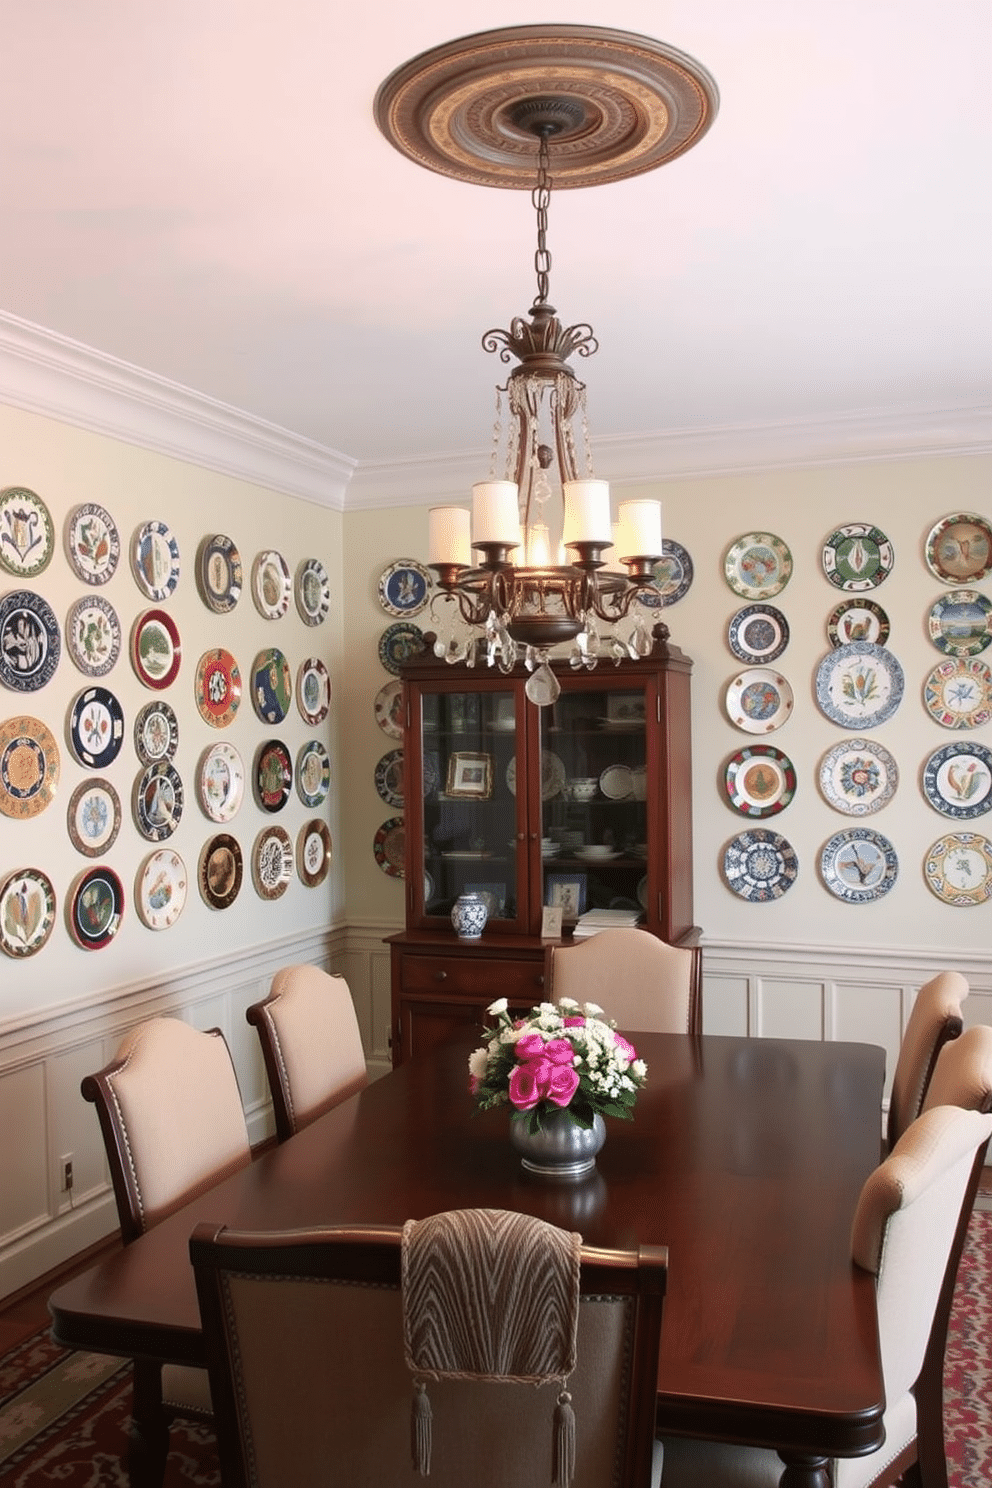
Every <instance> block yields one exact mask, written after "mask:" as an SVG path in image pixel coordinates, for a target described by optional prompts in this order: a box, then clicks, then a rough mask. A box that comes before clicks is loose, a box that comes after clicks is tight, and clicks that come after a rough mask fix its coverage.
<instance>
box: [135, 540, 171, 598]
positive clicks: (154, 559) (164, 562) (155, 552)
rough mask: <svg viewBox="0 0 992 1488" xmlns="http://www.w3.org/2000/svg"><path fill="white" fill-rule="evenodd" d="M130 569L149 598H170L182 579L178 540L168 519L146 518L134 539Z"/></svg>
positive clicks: (143, 592) (139, 586)
mask: <svg viewBox="0 0 992 1488" xmlns="http://www.w3.org/2000/svg"><path fill="white" fill-rule="evenodd" d="M131 572H132V573H133V574H134V581H135V583H136V584H137V586H138V588H139V589H140V590H141V592H142V594H144V595H145V596H146V597H147V598H148V599H152V600H154V601H155V603H156V604H161V603H162V601H163V600H166V599H168V598H169V595H170V594H172V593H174V591H175V587H176V585H177V584H178V583H179V544H178V543H177V542H176V539H175V538H174V537H173V535H172V533H171V531H170V530H169V527H168V526H167V524H166V523H165V522H145V524H144V526H142V527H139V528H138V530H137V532H136V533H135V534H134V537H133V538H132V539H131Z"/></svg>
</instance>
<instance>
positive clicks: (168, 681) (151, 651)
mask: <svg viewBox="0 0 992 1488" xmlns="http://www.w3.org/2000/svg"><path fill="white" fill-rule="evenodd" d="M182 659H183V647H182V642H181V641H180V639H179V630H178V628H177V626H176V622H175V621H174V620H173V618H172V616H171V615H167V614H166V612H165V610H146V611H145V613H144V614H143V615H139V616H138V618H137V620H136V621H135V622H134V626H133V628H132V630H131V665H132V666H133V667H134V670H135V674H136V676H137V677H138V680H139V681H141V682H143V683H144V684H145V686H146V687H151V688H154V689H155V690H156V691H157V692H161V691H162V690H163V689H164V688H166V687H171V686H172V684H173V682H174V681H175V680H176V678H177V677H178V675H179V666H180V663H181V662H182Z"/></svg>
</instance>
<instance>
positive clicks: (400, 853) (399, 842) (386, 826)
mask: <svg viewBox="0 0 992 1488" xmlns="http://www.w3.org/2000/svg"><path fill="white" fill-rule="evenodd" d="M372 851H373V852H374V853H375V860H376V862H377V863H378V864H379V867H380V868H381V869H382V871H383V873H388V874H389V877H390V878H403V877H404V876H405V874H406V828H405V826H404V822H403V818H402V817H401V816H391V817H389V819H388V820H387V821H384V822H383V824H382V826H381V827H380V828H379V830H378V832H376V834H375V840H374V841H373V843H372Z"/></svg>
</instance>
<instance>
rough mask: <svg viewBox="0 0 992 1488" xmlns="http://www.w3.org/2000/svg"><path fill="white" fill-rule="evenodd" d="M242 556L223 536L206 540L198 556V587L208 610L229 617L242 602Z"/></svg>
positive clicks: (217, 535) (230, 541)
mask: <svg viewBox="0 0 992 1488" xmlns="http://www.w3.org/2000/svg"><path fill="white" fill-rule="evenodd" d="M243 584H244V573H243V570H242V567H241V554H240V553H239V552H238V550H237V548H236V547H235V546H234V543H233V542H232V540H231V538H229V537H225V536H224V534H223V532H214V533H212V534H211V535H210V536H209V537H205V538H204V539H203V541H202V542H201V543H200V546H199V548H198V549H197V553H196V587H197V588H198V589H199V591H200V598H201V599H202V600H203V603H204V604H205V605H206V607H207V609H208V610H213V612H214V614H215V615H226V614H228V613H229V611H231V610H233V609H234V606H235V605H236V604H237V602H238V600H239V599H240V598H241V589H242V586H243Z"/></svg>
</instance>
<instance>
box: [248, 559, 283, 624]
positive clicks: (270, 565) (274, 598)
mask: <svg viewBox="0 0 992 1488" xmlns="http://www.w3.org/2000/svg"><path fill="white" fill-rule="evenodd" d="M292 592H293V583H292V580H291V579H290V577H289V569H288V568H287V566H286V560H285V558H284V557H283V556H282V554H281V553H277V552H275V550H274V549H271V548H270V549H267V550H266V551H265V552H263V553H259V554H258V555H257V556H256V558H255V562H254V563H253V564H252V566H251V597H252V599H253V600H254V601H255V608H256V610H257V611H258V613H259V614H260V615H261V616H262V619H263V620H279V619H281V618H282V616H283V615H285V613H286V611H287V610H288V609H289V600H290V595H291V594H292Z"/></svg>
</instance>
